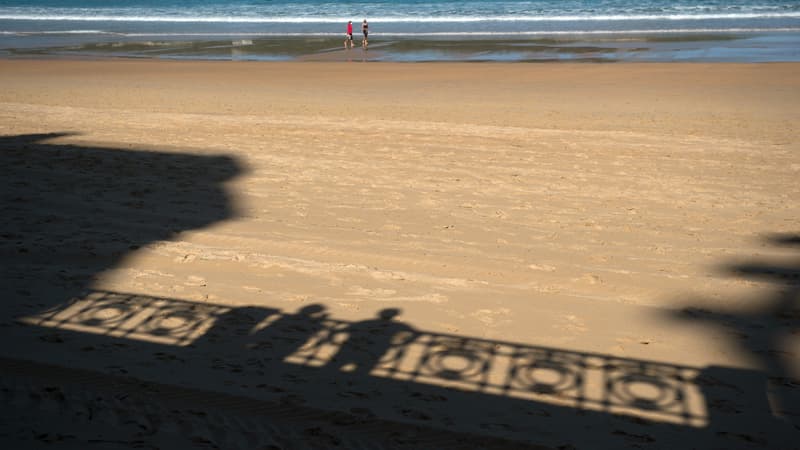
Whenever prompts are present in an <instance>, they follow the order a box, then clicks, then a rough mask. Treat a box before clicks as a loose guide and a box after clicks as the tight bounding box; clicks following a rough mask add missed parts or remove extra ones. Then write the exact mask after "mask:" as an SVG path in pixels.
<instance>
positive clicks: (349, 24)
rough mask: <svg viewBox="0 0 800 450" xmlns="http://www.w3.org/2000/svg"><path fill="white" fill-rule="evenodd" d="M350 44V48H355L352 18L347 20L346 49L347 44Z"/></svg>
mask: <svg viewBox="0 0 800 450" xmlns="http://www.w3.org/2000/svg"><path fill="white" fill-rule="evenodd" d="M348 44H350V48H353V21H352V20H350V21H348V22H347V35H345V37H344V49H345V50H347V45H348Z"/></svg>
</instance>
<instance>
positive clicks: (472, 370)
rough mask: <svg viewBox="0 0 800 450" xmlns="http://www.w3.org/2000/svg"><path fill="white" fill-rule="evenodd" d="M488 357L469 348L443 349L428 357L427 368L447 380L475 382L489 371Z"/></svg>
mask: <svg viewBox="0 0 800 450" xmlns="http://www.w3.org/2000/svg"><path fill="white" fill-rule="evenodd" d="M486 356H487V355H485V354H482V353H481V352H477V351H474V350H471V349H469V348H442V349H441V350H435V351H434V352H433V353H432V354H430V355H429V356H428V358H427V360H426V362H425V368H426V370H427V371H428V372H429V373H431V374H433V375H434V376H436V377H439V378H444V379H446V380H465V381H466V380H473V379H475V377H479V376H480V375H481V374H483V373H484V372H485V371H486V370H487V369H488V362H487V358H486Z"/></svg>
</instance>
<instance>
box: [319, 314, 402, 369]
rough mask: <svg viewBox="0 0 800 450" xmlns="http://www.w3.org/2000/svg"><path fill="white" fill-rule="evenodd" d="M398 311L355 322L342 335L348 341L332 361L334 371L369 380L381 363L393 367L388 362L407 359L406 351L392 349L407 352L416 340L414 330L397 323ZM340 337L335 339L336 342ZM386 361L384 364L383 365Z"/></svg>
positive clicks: (342, 331)
mask: <svg viewBox="0 0 800 450" xmlns="http://www.w3.org/2000/svg"><path fill="white" fill-rule="evenodd" d="M400 312H401V311H400V309H398V308H386V309H382V310H381V311H379V312H378V317H376V318H374V319H369V320H363V321H360V322H355V323H352V324H350V325H349V326H347V328H344V329H343V330H341V331H340V334H343V335H344V338H345V340H344V341H343V342H340V343H339V351H338V352H337V353H336V354H335V355H334V356H333V357H332V358H331V359H330V362H329V363H328V368H329V369H330V370H334V371H338V372H345V373H349V374H351V375H354V376H355V375H360V376H366V375H369V373H370V372H371V371H372V370H373V369H374V368H375V367H376V366H378V364H379V363H380V362H384V363H385V364H387V365H392V361H389V360H386V358H387V356H388V357H389V358H392V359H393V360H397V359H400V358H402V357H403V353H402V350H400V351H398V352H390V351H389V350H390V349H391V348H397V349H403V348H404V347H405V346H406V345H407V344H408V343H409V342H411V341H413V340H414V338H415V332H414V329H413V328H411V327H410V326H409V325H406V324H404V323H402V322H400V321H397V320H394V319H395V317H397V316H399V315H400ZM337 338H338V336H334V337H333V340H336V339H337ZM382 360H383V361H382Z"/></svg>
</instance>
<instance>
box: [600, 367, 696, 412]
mask: <svg viewBox="0 0 800 450" xmlns="http://www.w3.org/2000/svg"><path fill="white" fill-rule="evenodd" d="M609 391H610V392H611V394H612V396H613V397H614V398H615V399H616V400H617V401H618V402H615V404H618V405H621V406H623V405H624V406H632V407H635V408H639V409H645V410H651V411H666V410H669V409H671V408H672V407H673V406H674V405H676V404H677V403H679V402H681V401H683V393H682V392H681V390H680V388H679V387H678V386H676V385H675V384H673V383H670V382H669V380H668V379H665V378H662V377H657V376H653V375H647V374H639V373H634V374H623V375H621V376H618V377H615V378H612V379H611V380H610V381H609Z"/></svg>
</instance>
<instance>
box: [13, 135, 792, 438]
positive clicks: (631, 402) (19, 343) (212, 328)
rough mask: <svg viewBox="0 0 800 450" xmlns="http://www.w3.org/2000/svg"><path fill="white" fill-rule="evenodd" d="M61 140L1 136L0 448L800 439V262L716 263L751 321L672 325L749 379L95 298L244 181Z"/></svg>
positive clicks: (214, 164)
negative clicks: (796, 355) (115, 271)
mask: <svg viewBox="0 0 800 450" xmlns="http://www.w3.org/2000/svg"><path fill="white" fill-rule="evenodd" d="M61 136H64V135H63V134H61V135H57V134H53V135H28V136H12V137H2V138H0V162H2V164H0V180H2V181H0V183H2V184H1V185H0V186H1V187H2V203H1V204H2V206H3V215H2V218H0V223H1V224H2V229H1V230H0V232H2V244H1V245H0V252H1V253H0V255H2V256H0V267H1V268H2V274H3V275H2V280H3V284H4V289H3V291H4V298H3V302H2V305H0V308H2V309H0V311H2V315H1V316H0V320H1V322H0V333H2V335H0V337H2V338H3V339H4V343H5V345H4V346H3V351H2V353H1V354H0V361H2V364H0V367H1V369H0V373H2V377H1V378H0V381H2V385H0V387H2V390H1V391H0V392H1V393H2V396H3V399H4V401H3V404H4V408H3V410H2V418H3V420H2V421H0V422H2V425H0V442H3V443H4V444H6V445H5V446H4V447H5V448H31V447H37V446H51V445H56V446H57V447H58V448H92V446H96V447H98V448H130V447H137V448H196V447H201V448H337V447H338V448H437V449H439V448H533V447H538V446H543V447H550V448H626V447H648V448H749V447H753V448H763V447H768V448H792V447H794V446H795V444H796V442H797V438H798V437H800V425H798V409H797V407H798V394H797V393H798V382H797V380H795V379H793V378H792V375H791V370H790V368H789V363H788V361H789V360H790V358H792V357H793V355H791V354H789V353H788V352H789V351H790V350H787V349H786V348H785V342H786V339H787V337H788V336H790V335H792V334H793V333H794V334H796V333H797V332H798V331H797V330H798V318H799V317H800V316H799V315H798V297H799V296H800V292H799V290H800V287H799V286H800V263H794V264H791V265H789V266H773V265H771V264H769V263H766V262H753V263H752V264H747V265H740V266H736V267H732V268H729V269H728V271H729V272H732V273H735V274H736V275H737V276H745V277H757V278H760V279H765V280H768V281H770V282H773V283H774V284H775V292H773V293H771V294H769V297H767V298H764V299H758V300H760V302H759V304H761V305H764V306H763V308H761V309H759V310H757V311H753V312H752V313H751V314H747V315H734V314H727V313H725V312H721V311H708V310H703V309H698V308H688V309H686V310H684V311H682V312H680V313H679V314H676V315H675V317H673V318H678V319H680V320H692V321H701V322H704V323H712V324H715V325H718V326H721V327H725V328H727V329H730V330H732V332H733V333H734V334H735V336H737V337H736V339H738V341H737V342H738V343H739V344H740V346H741V348H742V351H744V352H748V353H749V354H752V355H753V357H754V358H757V360H758V361H759V362H760V363H761V366H762V367H763V369H762V370H759V371H747V370H741V369H735V368H726V367H687V366H679V365H674V364H665V363H660V362H655V361H644V360H634V359H628V358H617V357H614V356H610V355H602V354H595V353H586V352H575V351H567V350H562V349H556V348H548V347H541V346H535V345H528V344H522V343H514V342H505V341H498V340H486V339H476V338H470V337H465V336H457V335H448V334H442V333H431V332H427V331H424V330H418V329H415V328H414V327H412V326H410V325H408V324H406V323H404V322H403V321H402V320H401V317H402V316H401V314H402V311H400V310H399V309H396V308H387V309H384V310H382V311H376V314H375V317H374V318H372V319H369V320H365V321H361V322H347V321H342V320H338V319H336V318H334V317H331V316H330V315H329V314H328V312H327V311H326V308H325V307H324V305H320V304H311V305H306V306H304V307H302V308H300V309H299V310H297V311H288V312H287V311H280V310H276V309H269V308H260V307H246V308H232V307H229V306H225V305H217V304H211V303H194V302H187V301H183V300H178V299H171V298H162V297H153V296H147V295H138V294H127V293H121V292H108V291H102V290H98V289H96V287H94V286H93V281H94V278H95V276H96V275H98V274H100V273H101V272H103V271H105V270H108V269H110V268H113V267H115V266H116V265H117V264H119V263H120V261H121V260H122V259H123V258H125V257H126V256H127V255H129V254H130V253H131V252H132V251H135V250H136V249H138V248H140V247H141V246H144V245H147V244H149V243H153V242H155V241H159V240H168V239H170V238H172V237H174V236H175V234H176V233H180V232H182V231H185V230H196V229H199V228H203V227H206V226H209V225H210V224H213V223H216V222H219V221H222V220H228V219H232V218H235V215H236V213H235V208H234V207H233V206H232V205H233V204H234V202H233V199H232V198H231V196H230V195H229V194H228V193H227V191H226V188H225V183H226V182H228V181H229V180H231V179H233V178H234V177H236V176H238V175H241V174H242V173H243V171H244V169H243V167H242V165H241V164H240V163H239V162H237V161H236V160H234V159H232V158H229V157H226V156H204V155H186V154H171V153H163V152H155V151H138V150H137V151H134V150H122V149H118V148H90V147H81V146H76V145H57V144H52V143H47V141H48V140H51V139H55V138H58V137H61ZM67 225H69V226H67ZM769 239H770V242H771V244H774V245H780V246H789V247H794V248H798V244H800V236H798V235H790V236H773V237H770V238H769ZM76 261H77V262H78V263H77V264H76V263H75V262H76ZM67 264H72V266H71V267H70V268H69V269H68V270H67V269H64V267H65V266H66V265H67ZM761 300H763V301H761Z"/></svg>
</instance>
